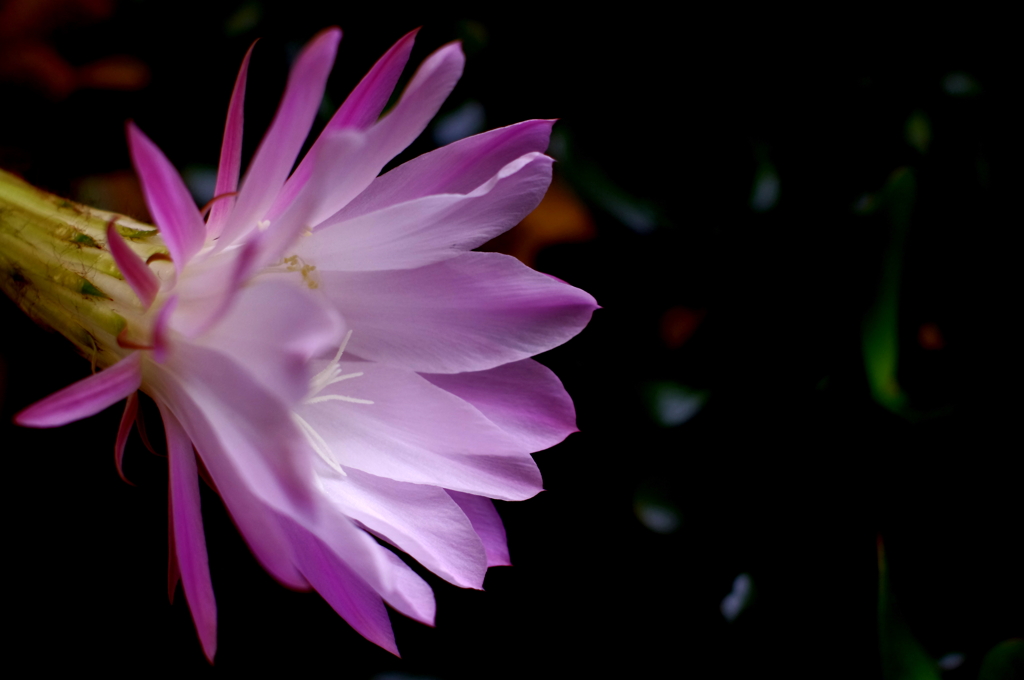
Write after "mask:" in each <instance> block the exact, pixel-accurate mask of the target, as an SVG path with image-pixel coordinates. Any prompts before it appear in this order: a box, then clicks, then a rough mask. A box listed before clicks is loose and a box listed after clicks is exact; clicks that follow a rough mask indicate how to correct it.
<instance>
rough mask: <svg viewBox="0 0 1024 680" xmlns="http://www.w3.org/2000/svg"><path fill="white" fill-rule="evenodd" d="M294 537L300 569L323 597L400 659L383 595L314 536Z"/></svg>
mask: <svg viewBox="0 0 1024 680" xmlns="http://www.w3.org/2000/svg"><path fill="white" fill-rule="evenodd" d="M291 535H292V541H293V544H294V546H295V559H296V562H297V563H298V566H299V569H301V570H302V573H303V575H304V576H305V577H306V578H307V579H308V580H309V582H310V584H311V585H312V586H313V587H314V588H316V591H317V592H318V593H320V595H321V597H323V598H324V599H325V600H327V603H328V604H330V605H331V607H333V608H334V611H336V612H338V614H339V615H341V617H342V618H343V619H345V620H346V621H348V623H349V625H350V626H352V627H353V628H354V629H355V630H356V632H357V633H359V634H360V635H362V636H363V637H365V638H366V639H367V640H369V641H370V642H372V643H374V644H376V645H379V646H380V647H383V648H384V649H386V650H388V651H389V652H391V653H392V654H394V655H395V656H399V654H398V645H397V644H396V643H395V634H394V632H393V631H392V629H391V621H390V619H389V618H388V612H387V609H386V608H385V607H384V602H383V600H381V598H380V595H378V594H377V592H376V591H375V590H374V589H373V588H371V587H370V586H369V585H368V584H367V583H366V581H364V580H363V579H362V578H360V577H359V576H358V575H357V574H356V573H355V572H353V571H352V570H351V569H350V568H349V567H348V565H346V564H345V562H344V561H342V560H341V559H340V558H339V557H338V556H337V555H335V554H334V552H333V551H331V549H330V548H328V547H327V546H325V545H324V544H323V542H321V541H320V540H319V539H317V538H316V537H315V536H313V535H311V534H309V533H308V532H305V531H301V530H296V531H294V532H292V534H291Z"/></svg>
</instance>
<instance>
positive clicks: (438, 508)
mask: <svg viewBox="0 0 1024 680" xmlns="http://www.w3.org/2000/svg"><path fill="white" fill-rule="evenodd" d="M320 478H321V480H322V481H323V484H324V491H325V493H327V495H328V497H329V498H330V499H331V503H332V505H334V507H336V508H338V509H339V510H340V511H341V512H343V513H344V514H345V516H346V517H350V518H351V519H353V520H355V521H357V522H359V523H360V524H361V525H362V526H363V527H365V528H366V529H367V530H368V531H370V532H372V533H373V534H375V535H377V536H380V537H381V538H383V539H384V540H386V541H388V542H389V543H391V544H392V545H394V546H395V547H397V548H398V549H399V550H402V551H403V552H405V553H407V554H408V555H410V556H411V557H412V558H413V559H415V560H416V561H418V562H419V563H420V564H422V565H423V566H424V567H426V568H427V569H429V570H430V571H432V572H434V573H435V574H437V575H438V576H440V577H441V578H443V579H445V580H446V581H449V582H451V583H454V584H455V585H457V586H461V587H463V588H481V587H483V582H484V572H485V571H486V570H487V557H486V555H485V554H484V546H483V544H482V543H481V540H480V538H479V537H478V536H477V534H476V532H475V531H474V527H473V525H472V524H471V523H470V521H469V520H467V518H466V515H465V513H463V512H462V511H460V509H459V507H458V506H457V505H456V504H455V502H454V501H453V500H452V499H451V497H450V496H448V494H446V493H445V492H444V490H443V489H440V488H438V487H434V486H425V485H421V484H407V483H402V482H396V481H394V480H391V479H385V478H382V477H375V476H374V475H369V474H366V473H365V472H360V471H359V470H354V469H350V470H349V471H348V476H347V477H340V476H339V475H337V474H329V473H328V474H324V475H321V477H320Z"/></svg>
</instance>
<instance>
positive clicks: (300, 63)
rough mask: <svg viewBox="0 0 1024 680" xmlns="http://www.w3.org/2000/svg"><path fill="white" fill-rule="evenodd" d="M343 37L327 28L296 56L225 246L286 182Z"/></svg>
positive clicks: (228, 227)
mask: <svg viewBox="0 0 1024 680" xmlns="http://www.w3.org/2000/svg"><path fill="white" fill-rule="evenodd" d="M340 40H341V31H340V30H338V29H337V28H331V29H327V30H326V31H322V32H321V33H320V34H319V35H318V36H316V37H315V38H313V40H311V41H310V42H309V44H307V45H306V47H305V48H304V49H303V50H302V52H301V53H300V54H299V56H298V57H297V58H296V59H295V64H294V65H293V66H292V70H291V73H290V74H289V76H288V84H287V85H286V87H285V93H284V97H283V98H282V99H281V105H280V106H279V107H278V109H277V113H276V114H275V116H274V120H273V122H272V123H271V124H270V129H269V130H268V131H267V134H266V136H265V137H264V138H263V141H262V142H261V143H260V146H259V149H257V150H256V155H255V156H254V157H253V159H252V163H251V164H250V165H249V169H248V170H247V171H246V175H245V179H244V180H243V182H242V188H241V190H240V193H239V195H238V201H237V202H236V203H235V207H234V210H233V211H232V214H231V217H230V219H229V220H228V221H227V223H226V224H225V225H224V229H223V231H222V233H221V238H220V240H219V244H220V247H221V248H223V247H224V246H226V245H228V244H230V243H232V242H234V241H235V240H236V239H237V238H238V237H239V236H241V235H242V234H244V233H247V232H248V231H250V230H252V229H254V228H255V227H256V222H257V221H258V220H260V219H262V218H263V216H264V214H265V213H266V212H267V209H268V208H270V206H271V204H272V203H273V201H274V198H275V197H276V196H277V194H278V192H279V191H280V190H281V187H283V186H284V182H285V180H286V179H287V178H288V174H289V173H290V172H291V169H292V166H293V165H294V164H295V159H296V158H297V157H298V155H299V151H300V150H301V149H302V143H303V142H304V141H305V140H306V135H308V134H309V128H310V126H311V125H312V124H313V119H314V118H315V117H316V113H317V111H318V110H319V108H320V101H321V99H323V94H324V87H325V86H326V84H327V76H328V74H329V73H330V71H331V65H332V64H333V63H334V56H335V54H336V53H337V50H338V42H339V41H340Z"/></svg>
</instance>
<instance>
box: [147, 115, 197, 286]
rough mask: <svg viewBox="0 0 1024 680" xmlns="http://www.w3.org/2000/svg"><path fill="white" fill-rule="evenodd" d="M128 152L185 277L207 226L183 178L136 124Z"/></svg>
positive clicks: (161, 230)
mask: <svg viewBox="0 0 1024 680" xmlns="http://www.w3.org/2000/svg"><path fill="white" fill-rule="evenodd" d="M128 149H129V150H130V151H131V156H132V164H133V165H134V166H135V172H137V173H138V175H139V181H140V183H141V184H142V194H143V196H145V198H146V205H147V206H148V207H149V212H150V214H151V215H152V216H153V219H154V220H155V221H156V224H157V226H158V227H159V228H160V236H161V237H162V238H163V240H164V242H165V243H166V244H167V250H169V251H170V253H171V259H172V260H173V261H174V267H175V270H176V271H177V272H178V274H181V270H182V268H183V267H184V266H185V265H186V264H188V261H189V260H191V259H192V256H193V255H195V254H196V253H198V252H199V249H200V248H202V247H203V241H204V240H205V239H206V225H205V224H203V218H202V216H201V215H200V214H199V209H198V208H197V207H196V204H195V202H194V201H193V200H192V194H190V193H189V191H188V189H187V188H186V187H185V182H184V181H182V179H181V175H179V174H178V171H177V170H175V169H174V166H173V165H171V162H170V161H169V160H167V157H166V156H164V154H163V152H162V151H160V149H159V148H157V146H156V144H154V143H153V142H152V141H150V139H149V137H147V136H146V135H144V134H143V133H142V131H141V130H139V128H137V127H135V124H134V123H132V122H130V121H129V123H128Z"/></svg>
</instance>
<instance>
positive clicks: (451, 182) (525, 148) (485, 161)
mask: <svg viewBox="0 0 1024 680" xmlns="http://www.w3.org/2000/svg"><path fill="white" fill-rule="evenodd" d="M554 123H555V121H553V120H527V121H523V122H522V123H516V124H515V125H509V126H508V127H503V128H498V129H497V130H489V131H488V132H482V133H480V134H478V135H473V136H472V137H466V138H465V139H460V140H459V141H457V142H452V143H451V144H448V145H447V146H442V147H441V148H440V149H435V150H433V151H430V152H428V153H425V154H423V155H422V156H417V157H416V158H413V159H412V160H410V161H407V162H405V163H403V164H402V165H399V166H398V167H397V168H395V169H394V170H391V171H390V172H387V173H385V174H383V175H381V176H380V177H378V178H376V179H375V180H373V182H372V183H371V184H370V186H368V187H367V188H366V190H365V191H363V192H362V193H361V194H359V196H357V197H356V198H355V199H353V200H352V201H351V202H350V203H349V204H348V205H346V206H345V207H344V208H342V209H341V211H340V212H339V213H338V214H337V215H336V216H335V217H333V218H331V219H330V221H332V222H333V221H342V220H349V219H352V218H354V217H358V216H360V215H364V214H366V213H370V212H374V211H377V210H381V209H383V208H386V207H388V206H391V205H396V204H399V203H405V202H407V201H412V200H415V199H417V198H423V197H424V196H431V195H434V194H465V193H469V192H470V191H472V190H473V189H475V188H476V187H478V186H480V185H481V184H483V183H484V182H487V181H488V180H489V179H490V178H491V177H493V176H494V175H495V173H497V172H498V171H499V170H501V168H503V167H505V166H506V165H508V164H509V163H511V162H512V161H514V160H515V159H517V158H521V157H523V156H525V155H526V154H529V153H538V152H543V151H544V150H545V149H547V148H548V142H549V141H550V139H551V127H552V126H553V125H554Z"/></svg>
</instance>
